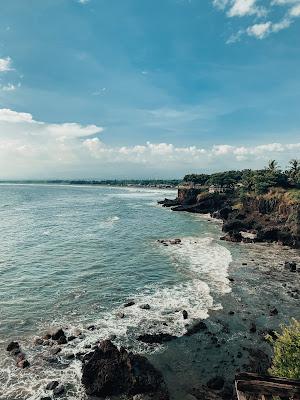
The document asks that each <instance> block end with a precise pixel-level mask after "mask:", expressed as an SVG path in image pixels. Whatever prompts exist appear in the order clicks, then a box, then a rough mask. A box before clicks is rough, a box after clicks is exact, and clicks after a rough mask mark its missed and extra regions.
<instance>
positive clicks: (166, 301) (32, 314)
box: [0, 184, 300, 400]
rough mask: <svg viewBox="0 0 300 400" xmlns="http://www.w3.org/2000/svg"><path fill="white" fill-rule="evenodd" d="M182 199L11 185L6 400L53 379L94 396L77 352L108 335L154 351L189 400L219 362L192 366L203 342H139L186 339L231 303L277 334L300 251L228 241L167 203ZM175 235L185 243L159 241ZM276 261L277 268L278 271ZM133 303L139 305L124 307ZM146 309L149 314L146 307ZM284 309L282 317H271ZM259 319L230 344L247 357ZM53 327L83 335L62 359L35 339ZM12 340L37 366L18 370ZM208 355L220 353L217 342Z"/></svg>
mask: <svg viewBox="0 0 300 400" xmlns="http://www.w3.org/2000/svg"><path fill="white" fill-rule="evenodd" d="M175 196H176V191H172V190H161V189H144V188H133V187H132V188H120V187H105V186H84V185H79V186H75V185H74V186H72V185H42V184H41V185H34V184H32V185H10V184H6V185H4V184H3V185H1V186H0V216H1V223H0V235H1V236H0V237H1V240H0V312H1V320H0V399H1V400H4V399H5V400H15V399H23V400H25V399H28V400H29V399H30V400H37V399H40V398H41V397H43V395H46V394H47V393H46V392H45V386H46V384H47V383H48V382H49V381H51V380H59V381H60V382H63V383H64V384H65V386H66V388H67V391H66V394H65V395H64V396H65V397H62V398H66V399H71V400H72V399H74V400H75V399H76V400H79V399H83V398H84V392H83V388H82V386H81V384H80V378H81V362H80V361H79V360H77V359H73V358H72V357H71V356H70V355H72V354H76V353H78V352H80V351H83V352H84V351H85V352H86V351H87V349H88V346H90V345H93V344H94V343H95V342H96V341H97V340H100V339H106V338H111V339H113V341H114V343H115V344H117V345H118V346H120V345H123V346H125V347H126V348H128V349H130V350H132V351H135V352H140V353H143V354H146V355H148V357H149V358H150V359H151V361H152V362H153V363H154V364H155V365H156V366H157V367H158V368H160V369H161V370H163V371H164V373H165V377H166V380H167V383H169V384H170V383H171V386H172V387H173V389H172V390H173V394H172V396H173V398H174V399H175V398H176V399H183V397H182V396H184V395H185V394H187V393H188V390H189V389H188V385H187V382H186V379H185V376H188V380H189V382H190V383H191V384H193V385H195V384H196V383H197V379H198V380H199V381H201V377H204V376H205V377H206V375H207V374H208V369H207V368H209V367H208V366H209V365H210V364H211V363H210V361H209V360H206V359H207V357H205V361H204V359H201V360H202V362H201V368H200V367H199V365H197V362H192V360H191V357H196V354H197V351H196V350H195V348H196V347H197V346H198V347H197V348H199V343H197V341H196V339H195V338H189V339H188V338H184V339H182V341H181V342H180V339H179V343H176V341H173V342H171V343H170V344H163V345H156V346H151V345H147V344H145V343H142V342H141V341H139V340H137V337H138V336H139V335H141V334H144V333H158V332H159V333H168V334H171V335H174V336H178V337H183V335H184V333H185V332H186V326H185V325H186V324H187V323H192V322H193V321H194V320H199V319H206V320H207V321H209V319H210V317H211V315H221V316H222V315H223V317H224V316H225V314H226V318H227V319H228V318H229V317H228V316H227V312H228V310H229V308H230V307H231V308H234V310H235V311H236V310H240V312H245V313H250V314H251V313H252V314H254V315H255V313H257V317H255V318H256V319H255V321H256V323H257V324H258V325H261V326H268V327H276V326H279V323H280V322H281V321H284V322H285V321H287V320H288V319H289V317H290V316H295V317H297V314H299V308H298V306H299V300H297V299H296V298H294V297H291V296H290V295H289V293H288V291H287V289H284V286H283V283H286V282H287V283H288V285H289V284H291V285H293V284H295V279H296V280H297V279H298V281H299V275H300V274H297V275H293V277H291V276H290V275H288V273H287V272H285V271H284V269H283V267H282V264H283V262H284V261H285V260H286V259H288V260H290V259H293V260H296V261H297V262H299V259H300V257H299V252H297V251H295V250H291V249H287V248H285V249H284V250H283V249H282V248H279V246H273V245H241V244H232V243H224V242H222V241H220V240H219V238H220V236H221V224H220V222H219V221H216V220H212V219H211V218H210V217H209V216H201V215H195V214H189V213H176V212H172V211H171V210H170V209H166V208H163V207H161V206H159V205H157V201H158V200H161V199H163V198H165V197H168V198H174V197H175ZM175 238H178V239H180V243H179V244H176V245H172V244H169V245H168V246H166V245H164V244H163V243H161V242H159V240H160V239H175ZM274 260H275V261H274ZM270 266H275V267H274V268H273V269H272V270H271V273H270V272H268V271H270ZM231 276H234V277H235V278H234V279H231V280H229V277H231ZM268 279H269V281H268ZM236 280H237V281H238V284H237V283H235V281H236ZM298 281H296V284H298ZM129 301H132V302H134V305H132V306H131V307H126V308H124V304H125V303H127V302H129ZM240 303H243V304H244V305H243V307H242V306H241V304H240ZM145 304H148V305H149V306H150V309H148V310H147V309H144V308H141V307H140V306H143V305H145ZM274 306H276V307H277V308H278V310H279V316H281V319H279V317H275V319H274V318H271V317H270V316H269V315H268V313H267V311H266V312H263V311H262V308H263V307H265V308H266V309H268V307H269V308H270V307H274ZM183 310H186V311H187V313H188V319H187V320H184V319H183V317H182V311H183ZM120 314H124V316H122V318H120ZM248 315H249V314H248ZM244 319H245V318H244ZM248 323H249V317H248V321H243V319H242V318H240V320H239V321H238V320H236V317H235V316H234V317H233V319H231V320H230V328H231V329H230V333H232V336H231V339H230V340H231V342H230V340H229V339H228V338H227V339H228V340H229V341H228V346H229V348H231V347H232V346H233V348H235V350H236V349H237V348H238V346H239V344H240V342H241V341H242V340H246V339H245V337H244V336H245V331H247V330H248V326H247V324H248ZM51 327H63V329H65V330H66V331H67V332H68V333H69V334H72V333H74V332H75V330H80V331H81V332H82V335H81V338H80V339H76V340H74V341H72V342H69V343H68V344H67V345H65V346H64V349H63V351H62V352H61V353H60V354H59V359H58V362H53V359H52V361H51V360H50V359H49V349H47V348H44V347H43V348H41V346H35V345H34V344H33V342H34V339H35V338H36V337H40V336H42V335H43V334H44V333H45V332H47V330H49V329H50V328H51ZM241 332H242V333H241ZM247 332H248V331H247ZM11 340H18V341H19V342H20V344H21V346H22V348H23V349H24V351H25V353H26V355H27V356H28V359H29V361H30V363H31V366H30V368H28V369H25V370H20V369H19V368H16V366H15V363H14V360H13V359H12V357H11V356H10V355H9V354H8V353H7V351H6V346H7V344H8V343H9V342H10V341H11ZM247 340H248V339H247ZM249 340H250V341H251V340H252V341H253V337H252V338H251V337H250V339H249ZM224 345H225V344H224ZM195 346H196V347H195ZM201 352H202V353H203V349H201ZM206 352H207V354H215V353H216V352H217V356H219V355H220V349H219V350H216V349H214V348H213V346H212V347H211V349H210V348H209V347H208V348H207V349H206ZM182 354H183V355H182ZM188 354H189V356H188V357H187V355H188ZM176 357H178V359H179V361H178V360H177V361H176ZM185 357H187V359H185ZM52 358H53V357H52ZM184 360H185V361H184ZM198 360H199V358H198ZM181 363H183V365H182V367H181V369H180V370H176V368H174V366H175V365H181ZM189 363H190V364H189ZM216 363H217V364H218V362H217V361H216ZM203 365H204V366H205V369H206V371H205V372H202V370H203ZM219 365H220V363H219ZM214 367H215V365H214ZM187 368H188V371H189V372H188V374H186V375H184V374H183V371H184V370H186V369H187ZM220 368H221V365H220ZM224 370H226V367H225V366H224ZM178 376H180V379H179V380H178ZM197 377H198V378H197ZM176 385H177V386H176ZM172 390H171V391H172Z"/></svg>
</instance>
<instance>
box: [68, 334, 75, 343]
mask: <svg viewBox="0 0 300 400" xmlns="http://www.w3.org/2000/svg"><path fill="white" fill-rule="evenodd" d="M75 339H76V336H73V335H70V336H68V342H72V341H73V340H75Z"/></svg>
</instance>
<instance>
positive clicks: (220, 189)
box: [208, 185, 230, 193]
mask: <svg viewBox="0 0 300 400" xmlns="http://www.w3.org/2000/svg"><path fill="white" fill-rule="evenodd" d="M229 190H230V188H229V187H228V186H220V185H210V187H209V188H208V192H209V193H225V192H228V191H229Z"/></svg>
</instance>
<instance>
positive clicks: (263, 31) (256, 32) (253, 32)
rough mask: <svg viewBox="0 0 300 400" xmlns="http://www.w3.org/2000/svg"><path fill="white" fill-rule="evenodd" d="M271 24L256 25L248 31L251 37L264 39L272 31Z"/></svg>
mask: <svg viewBox="0 0 300 400" xmlns="http://www.w3.org/2000/svg"><path fill="white" fill-rule="evenodd" d="M271 25H272V24H271V22H270V21H268V22H265V23H262V24H254V25H252V26H250V27H249V28H248V29H247V33H248V35H249V36H255V37H256V38H258V39H263V38H264V37H265V36H266V35H267V34H268V33H269V31H270V28H271Z"/></svg>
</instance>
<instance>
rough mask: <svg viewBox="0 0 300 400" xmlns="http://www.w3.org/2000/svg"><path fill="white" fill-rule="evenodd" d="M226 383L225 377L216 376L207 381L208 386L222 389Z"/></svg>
mask: <svg viewBox="0 0 300 400" xmlns="http://www.w3.org/2000/svg"><path fill="white" fill-rule="evenodd" d="M224 383H225V381H224V378H223V377H221V376H215V377H214V378H211V379H210V380H209V381H208V382H207V387H208V388H210V389H213V390H221V389H222V388H223V386H224Z"/></svg>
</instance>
